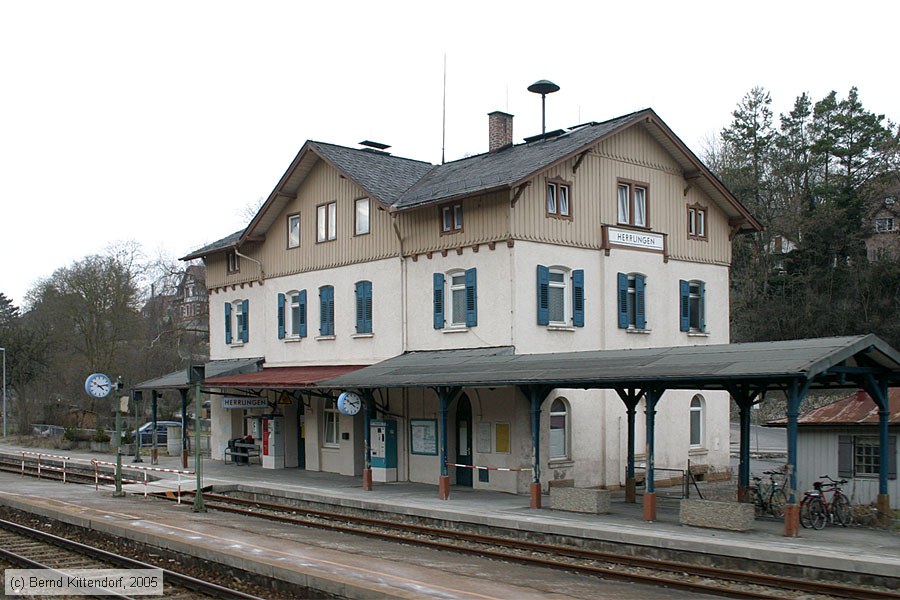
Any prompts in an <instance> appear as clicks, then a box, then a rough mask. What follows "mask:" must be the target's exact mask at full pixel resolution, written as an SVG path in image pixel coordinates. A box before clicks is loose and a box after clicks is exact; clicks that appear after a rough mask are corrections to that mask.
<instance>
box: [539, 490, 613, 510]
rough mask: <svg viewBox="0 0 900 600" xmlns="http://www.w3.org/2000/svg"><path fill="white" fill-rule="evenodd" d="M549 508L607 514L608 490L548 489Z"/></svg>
mask: <svg viewBox="0 0 900 600" xmlns="http://www.w3.org/2000/svg"><path fill="white" fill-rule="evenodd" d="M550 508H551V509H553V510H567V511H570V512H582V513H591V514H595V515H600V514H604V513H608V512H609V490H601V489H597V488H577V487H563V486H554V487H551V488H550Z"/></svg>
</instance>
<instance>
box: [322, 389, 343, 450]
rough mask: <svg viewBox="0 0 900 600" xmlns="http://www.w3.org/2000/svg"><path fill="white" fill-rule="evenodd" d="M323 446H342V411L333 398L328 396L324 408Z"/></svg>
mask: <svg viewBox="0 0 900 600" xmlns="http://www.w3.org/2000/svg"><path fill="white" fill-rule="evenodd" d="M322 447H323V448H340V447H341V413H339V412H338V409H337V402H336V401H335V400H334V399H333V398H326V399H325V404H324V406H323V408H322Z"/></svg>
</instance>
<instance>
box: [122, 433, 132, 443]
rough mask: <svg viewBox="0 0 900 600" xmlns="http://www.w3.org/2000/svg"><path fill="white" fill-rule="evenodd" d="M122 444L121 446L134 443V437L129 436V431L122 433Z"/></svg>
mask: <svg viewBox="0 0 900 600" xmlns="http://www.w3.org/2000/svg"><path fill="white" fill-rule="evenodd" d="M122 443H123V444H133V443H134V436H133V435H132V434H131V432H130V431H125V432H123V433H122Z"/></svg>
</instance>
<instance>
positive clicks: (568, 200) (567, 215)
mask: <svg viewBox="0 0 900 600" xmlns="http://www.w3.org/2000/svg"><path fill="white" fill-rule="evenodd" d="M546 208H547V216H548V217H557V218H560V219H571V218H572V184H571V183H569V182H568V181H562V180H559V179H554V180H550V181H548V182H547V205H546Z"/></svg>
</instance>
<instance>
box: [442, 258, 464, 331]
mask: <svg viewBox="0 0 900 600" xmlns="http://www.w3.org/2000/svg"><path fill="white" fill-rule="evenodd" d="M457 277H459V279H460V281H461V282H460V283H455V282H454V279H456V278H457ZM447 283H448V285H447V295H448V297H449V300H450V301H449V302H447V303H446V304H445V306H447V307H448V308H449V309H450V314H449V319H447V320H448V321H449V323H450V327H465V326H466V272H465V271H450V272H448V273H447ZM454 292H460V293H459V294H455V293H454ZM457 299H458V300H459V305H460V308H461V313H462V314H461V318H462V320H461V321H456V320H455V317H456V305H457ZM447 316H448V315H446V313H445V317H444V318H447Z"/></svg>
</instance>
